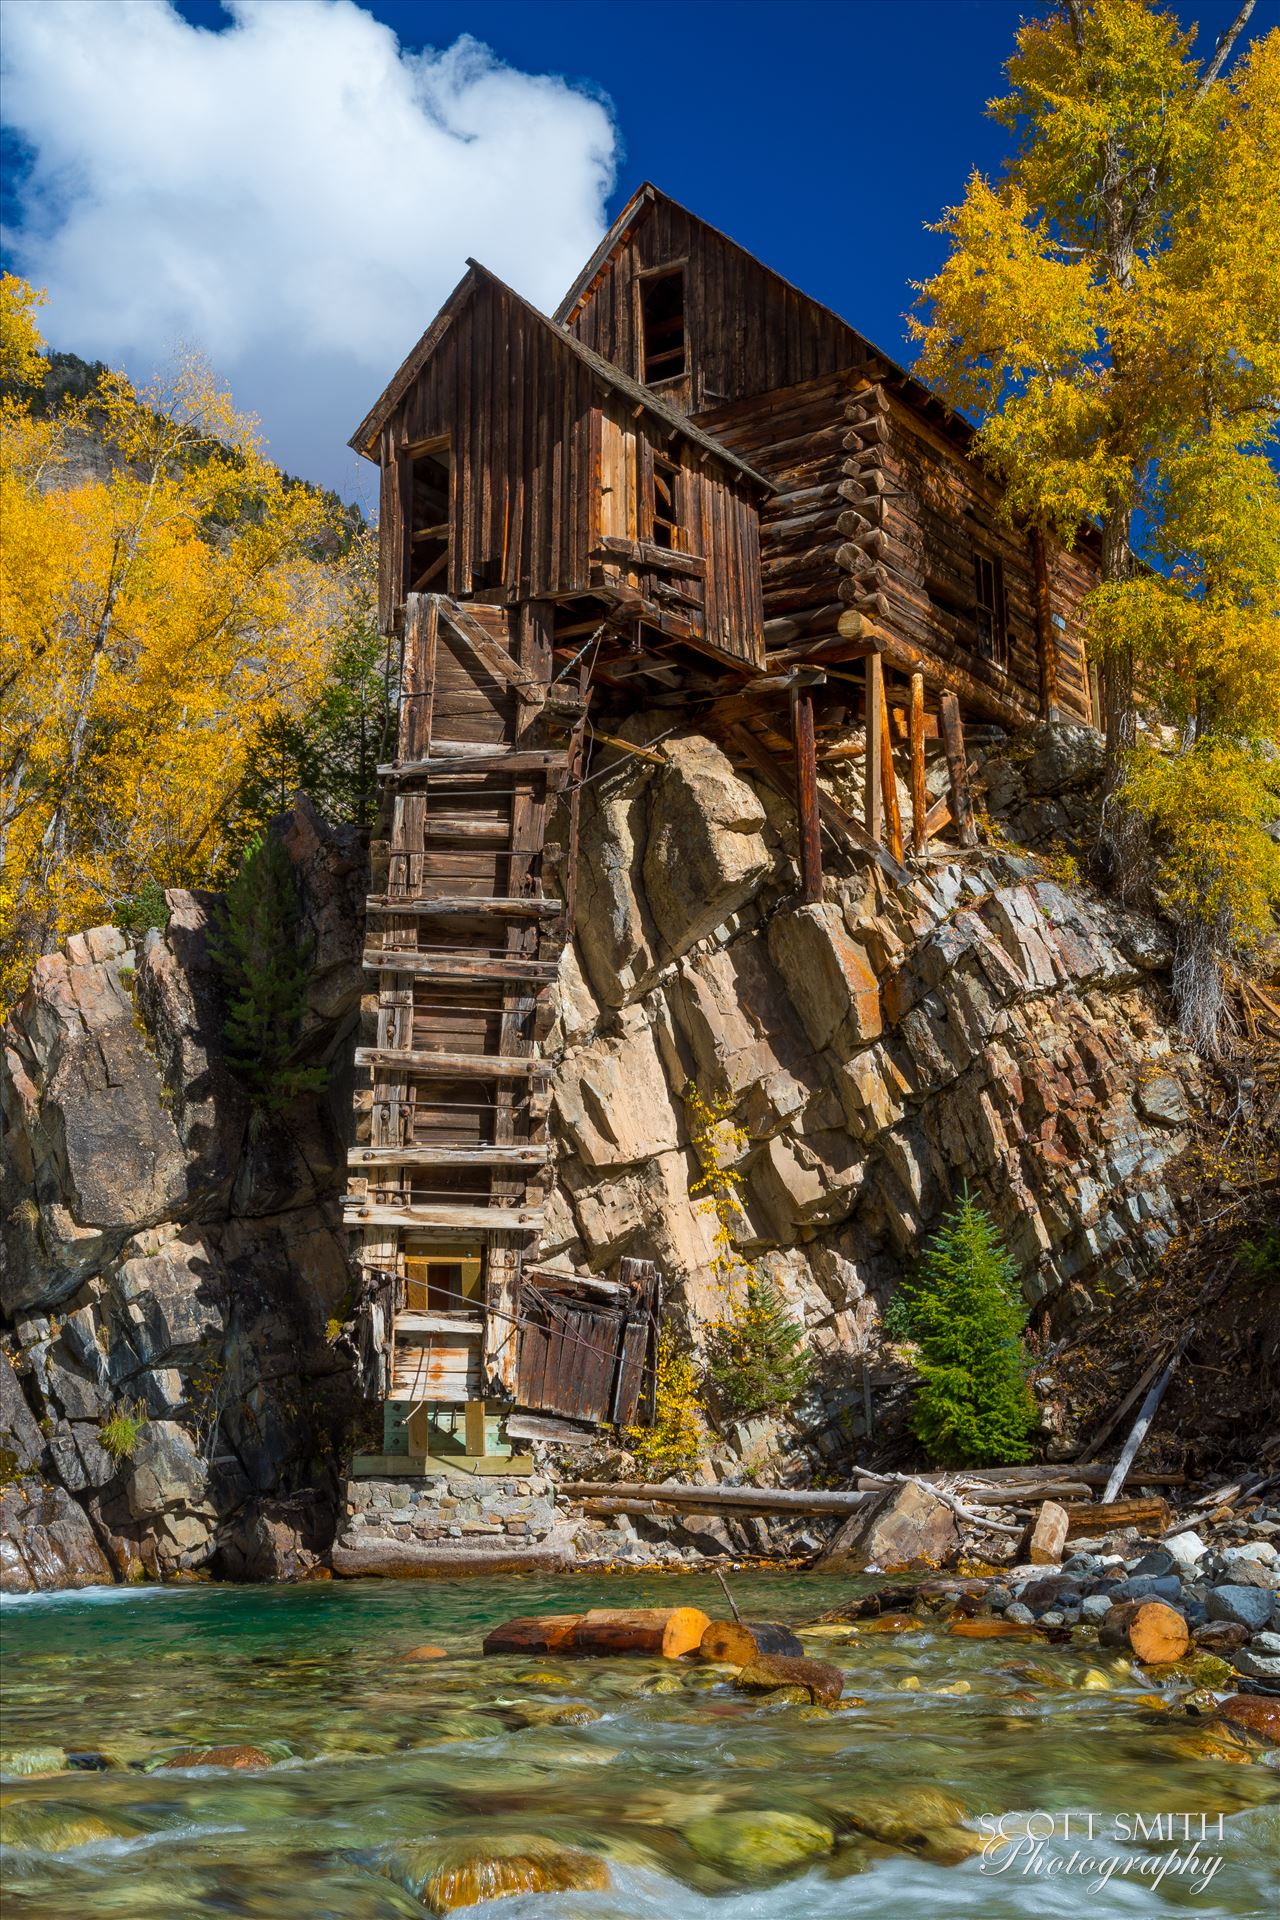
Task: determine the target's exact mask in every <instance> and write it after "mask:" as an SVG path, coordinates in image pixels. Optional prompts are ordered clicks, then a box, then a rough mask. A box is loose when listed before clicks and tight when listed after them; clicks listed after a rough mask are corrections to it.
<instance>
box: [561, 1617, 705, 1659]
mask: <svg viewBox="0 0 1280 1920" xmlns="http://www.w3.org/2000/svg"><path fill="white" fill-rule="evenodd" d="M710 1625H711V1621H710V1618H709V1617H708V1615H707V1614H705V1613H704V1612H703V1611H702V1609H701V1607H592V1608H591V1610H590V1612H588V1613H584V1614H583V1615H582V1616H581V1618H580V1619H579V1620H578V1621H577V1623H576V1625H575V1626H574V1627H573V1629H572V1631H571V1632H570V1634H569V1637H568V1639H567V1640H565V1641H564V1642H563V1643H562V1644H561V1646H560V1648H559V1651H560V1652H561V1653H585V1654H601V1653H613V1654H626V1653H644V1654H649V1655H657V1656H660V1657H661V1658H662V1659H663V1660H678V1659H679V1658H680V1655H681V1654H682V1653H693V1652H695V1651H696V1650H697V1648H698V1647H699V1646H700V1645H701V1643H702V1636H703V1634H704V1633H705V1632H706V1630H707V1628H708V1627H709V1626H710Z"/></svg>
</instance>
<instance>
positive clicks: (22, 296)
mask: <svg viewBox="0 0 1280 1920" xmlns="http://www.w3.org/2000/svg"><path fill="white" fill-rule="evenodd" d="M44 300H45V296H44V294H43V292H37V291H36V289H35V288H34V287H30V286H28V284H27V282H26V281H25V280H19V278H18V277H17V275H16V274H13V273H6V274H5V275H4V277H3V278H2V279H0V381H3V382H4V384H5V386H15V387H32V386H35V384H36V382H37V381H39V380H41V379H43V377H44V370H45V367H46V366H47V364H48V362H47V361H46V360H45V357H44V354H43V352H42V351H41V349H42V348H43V346H44V341H43V340H42V339H41V338H40V329H39V327H38V326H37V325H36V317H35V310H36V308H37V307H40V306H43V305H44Z"/></svg>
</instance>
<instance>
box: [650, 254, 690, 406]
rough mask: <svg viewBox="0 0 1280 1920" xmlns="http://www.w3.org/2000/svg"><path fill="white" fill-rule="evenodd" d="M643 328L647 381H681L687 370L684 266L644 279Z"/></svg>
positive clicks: (651, 383) (651, 382)
mask: <svg viewBox="0 0 1280 1920" xmlns="http://www.w3.org/2000/svg"><path fill="white" fill-rule="evenodd" d="M640 328H641V336H642V340H643V356H642V359H643V373H642V375H641V378H642V379H643V380H644V381H645V384H646V385H648V386H652V385H653V383H654V381H655V380H678V379H679V378H680V376H681V375H682V374H683V373H684V372H685V371H686V364H685V362H686V354H685V347H686V340H685V327H684V268H683V267H675V268H673V269H672V271H671V272H670V273H655V274H652V275H651V276H650V277H649V278H648V279H647V280H642V281H641V282H640Z"/></svg>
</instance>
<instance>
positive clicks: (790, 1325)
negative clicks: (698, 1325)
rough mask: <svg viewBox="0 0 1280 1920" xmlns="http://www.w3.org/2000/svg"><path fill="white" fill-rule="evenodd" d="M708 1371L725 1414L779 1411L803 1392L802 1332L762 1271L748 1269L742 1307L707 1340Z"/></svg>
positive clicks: (805, 1370) (805, 1356)
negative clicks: (756, 1271) (749, 1271)
mask: <svg viewBox="0 0 1280 1920" xmlns="http://www.w3.org/2000/svg"><path fill="white" fill-rule="evenodd" d="M707 1371H708V1373H709V1374H710V1376H711V1379H712V1380H713V1381H714V1383H715V1387H716V1392H717V1394H718V1396H719V1398H720V1400H721V1401H722V1403H723V1405H724V1407H725V1409H726V1411H727V1412H729V1413H731V1414H733V1415H735V1416H737V1417H738V1418H740V1419H745V1418H748V1417H749V1416H750V1415H751V1414H755V1413H780V1412H781V1411H782V1410H783V1408H784V1407H788V1406H790V1404H791V1402H792V1401H793V1400H794V1399H795V1398H796V1396H797V1395H798V1394H800V1393H802V1392H803V1391H804V1388H805V1385H806V1383H807V1381H808V1378H809V1356H808V1354H807V1353H806V1352H805V1350H804V1331H803V1329H802V1328H801V1327H800V1326H798V1325H797V1323H796V1322H795V1321H794V1320H792V1319H791V1318H790V1316H789V1315H788V1313H787V1309H786V1303H785V1302H784V1300H783V1298H782V1295H781V1294H780V1293H779V1291H778V1289H777V1287H776V1286H775V1285H774V1283H773V1281H772V1280H771V1279H770V1278H769V1277H768V1275H767V1274H761V1273H754V1272H752V1273H749V1274H748V1276H747V1280H746V1285H745V1289H744V1292H743V1298H742V1302H741V1305H740V1306H738V1307H736V1308H735V1309H734V1311H733V1312H732V1314H731V1315H730V1317H729V1319H727V1320H726V1321H724V1322H723V1323H722V1324H721V1325H720V1326H718V1327H716V1328H715V1329H714V1330H713V1332H712V1333H711V1335H710V1337H709V1339H708V1341H707Z"/></svg>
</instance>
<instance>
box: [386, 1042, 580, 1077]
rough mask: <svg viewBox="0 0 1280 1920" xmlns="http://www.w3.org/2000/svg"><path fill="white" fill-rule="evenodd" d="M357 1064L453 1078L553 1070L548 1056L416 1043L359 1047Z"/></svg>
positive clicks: (541, 1072)
mask: <svg viewBox="0 0 1280 1920" xmlns="http://www.w3.org/2000/svg"><path fill="white" fill-rule="evenodd" d="M356 1065H357V1066H358V1067H396V1068H400V1069H403V1070H404V1071H406V1072H408V1073H430V1074H447V1075H448V1077H449V1078H450V1079H451V1080H518V1079H521V1078H523V1077H524V1076H526V1075H528V1076H529V1077H531V1078H532V1077H537V1076H545V1075H547V1074H549V1073H550V1071H551V1068H550V1067H549V1065H548V1064H547V1062H546V1061H545V1060H535V1059H534V1058H533V1056H532V1055H531V1054H518V1053H427V1052H425V1051H420V1050H419V1049H417V1048H413V1047H357V1048H356Z"/></svg>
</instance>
